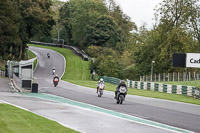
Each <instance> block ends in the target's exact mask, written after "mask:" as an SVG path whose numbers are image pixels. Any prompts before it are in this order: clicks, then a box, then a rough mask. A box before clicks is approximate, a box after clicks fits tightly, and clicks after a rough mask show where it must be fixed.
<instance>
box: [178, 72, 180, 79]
mask: <svg viewBox="0 0 200 133" xmlns="http://www.w3.org/2000/svg"><path fill="white" fill-rule="evenodd" d="M178 81H180V79H179V72H178Z"/></svg>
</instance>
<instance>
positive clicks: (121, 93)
mask: <svg viewBox="0 0 200 133" xmlns="http://www.w3.org/2000/svg"><path fill="white" fill-rule="evenodd" d="M126 92H127V90H126V87H124V86H121V87H120V88H119V91H118V92H117V98H116V100H117V104H122V103H123V101H124V100H125V95H126Z"/></svg>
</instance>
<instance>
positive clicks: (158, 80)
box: [158, 73, 160, 82]
mask: <svg viewBox="0 0 200 133" xmlns="http://www.w3.org/2000/svg"><path fill="white" fill-rule="evenodd" d="M158 78H159V79H158V81H159V82H160V73H159V76H158Z"/></svg>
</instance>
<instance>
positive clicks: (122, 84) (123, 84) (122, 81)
mask: <svg viewBox="0 0 200 133" xmlns="http://www.w3.org/2000/svg"><path fill="white" fill-rule="evenodd" d="M121 86H123V87H125V88H126V94H127V92H128V88H127V86H126V84H125V81H124V80H121V82H120V84H119V85H118V86H117V88H116V91H115V99H117V93H118V92H119V89H120V87H121ZM126 94H125V96H124V98H125V97H126Z"/></svg>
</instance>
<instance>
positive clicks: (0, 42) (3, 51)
mask: <svg viewBox="0 0 200 133" xmlns="http://www.w3.org/2000/svg"><path fill="white" fill-rule="evenodd" d="M51 5H52V1H51V0H1V1H0V57H1V59H0V60H7V59H10V60H18V59H24V58H25V53H26V52H25V51H26V47H27V43H28V42H29V41H30V40H43V41H46V40H49V39H48V38H49V37H50V36H51V28H52V26H53V25H54V24H55V21H54V20H53V17H52V16H53V15H52V13H51Z"/></svg>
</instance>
